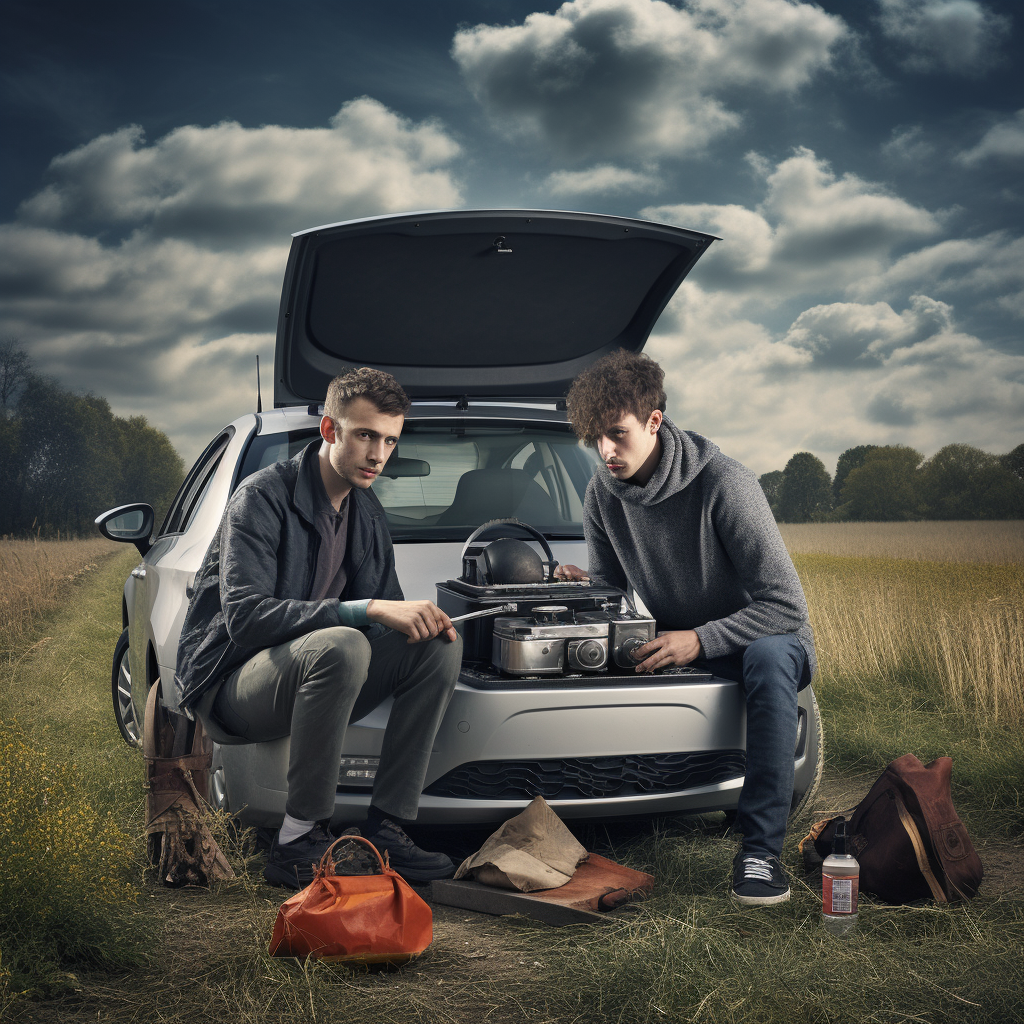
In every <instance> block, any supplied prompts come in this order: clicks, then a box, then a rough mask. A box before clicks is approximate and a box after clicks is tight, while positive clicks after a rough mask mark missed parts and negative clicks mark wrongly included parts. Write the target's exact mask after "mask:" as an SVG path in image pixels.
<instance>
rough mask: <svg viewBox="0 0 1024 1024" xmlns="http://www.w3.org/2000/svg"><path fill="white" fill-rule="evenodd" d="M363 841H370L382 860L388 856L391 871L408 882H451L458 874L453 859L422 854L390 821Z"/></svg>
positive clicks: (397, 826)
mask: <svg viewBox="0 0 1024 1024" xmlns="http://www.w3.org/2000/svg"><path fill="white" fill-rule="evenodd" d="M363 838H364V839H369V840H370V842H371V843H373V845H374V846H376V847H377V849H378V850H379V851H380V855H381V856H382V857H383V856H384V854H385V853H386V854H387V855H388V860H389V861H390V863H391V867H393V868H394V869H395V870H396V871H397V872H398V873H399V874H400V875H401V876H402V877H403V878H404V879H406V880H407V881H410V882H430V881H433V879H435V878H451V877H452V875H454V874H455V865H454V864H453V863H452V861H451V858H450V857H448V856H447V855H446V854H443V853H428V852H427V851H426V850H421V849H420V848H419V847H418V846H417V845H416V844H415V843H414V842H413V841H412V840H411V839H410V838H409V837H408V836H407V835H406V834H405V830H404V829H403V828H402V827H401V826H400V825H396V824H395V822H393V821H392V820H391V819H390V818H384V819H382V821H381V823H380V824H379V825H378V826H377V831H376V832H373V833H369V832H364V834H363ZM367 852H368V853H369V851H367ZM370 855H371V856H373V855H372V854H370Z"/></svg>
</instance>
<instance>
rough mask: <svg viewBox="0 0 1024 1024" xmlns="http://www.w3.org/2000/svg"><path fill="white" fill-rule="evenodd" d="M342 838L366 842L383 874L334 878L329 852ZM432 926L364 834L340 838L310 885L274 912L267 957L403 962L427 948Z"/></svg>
mask: <svg viewBox="0 0 1024 1024" xmlns="http://www.w3.org/2000/svg"><path fill="white" fill-rule="evenodd" d="M346 840H347V841H349V842H357V843H365V844H366V845H367V846H368V847H369V848H370V850H372V851H373V853H374V854H375V855H376V857H377V861H378V863H379V864H380V870H381V873H380V874H379V875H339V874H336V873H335V863H334V857H333V856H332V851H333V850H334V847H335V846H337V845H338V843H341V842H345V841H346ZM433 922H434V917H433V914H432V912H431V910H430V907H429V905H428V904H427V903H425V902H424V901H423V899H421V898H420V897H419V896H418V895H417V894H416V893H415V892H413V889H412V887H411V886H410V885H409V883H408V882H406V880H405V879H404V878H402V876H401V875H400V874H399V873H398V872H397V871H395V870H394V868H392V867H391V866H390V865H389V864H388V863H387V862H386V861H385V860H383V859H382V858H381V855H380V853H379V852H378V850H377V847H376V846H374V845H373V843H371V842H370V841H369V840H368V839H364V838H363V837H362V836H341V837H340V838H339V839H337V840H335V842H334V843H333V845H332V846H331V848H330V849H329V850H327V852H326V853H324V855H323V857H321V858H320V863H319V864H318V865H317V867H316V870H315V872H314V874H313V881H312V882H310V883H309V885H307V886H306V888H305V889H302V890H301V891H299V892H297V893H296V894H295V895H294V896H292V897H291V898H290V899H288V900H286V901H285V902H284V903H283V904H282V905H281V907H280V909H279V910H278V912H277V921H276V922H275V924H274V934H273V936H272V937H271V940H270V955H271V956H294V957H299V958H300V959H302V958H305V957H307V956H308V957H312V958H314V959H322V960H346V961H349V962H354V963H362V964H375V963H389V964H401V963H405V962H406V961H407V960H411V959H412V958H413V957H414V956H418V955H419V954H420V953H422V952H423V950H425V949H426V948H427V946H429V945H430V943H431V941H432V940H433V937H434V923H433Z"/></svg>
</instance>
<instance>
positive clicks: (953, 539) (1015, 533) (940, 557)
mask: <svg viewBox="0 0 1024 1024" xmlns="http://www.w3.org/2000/svg"><path fill="white" fill-rule="evenodd" d="M779 530H780V531H781V532H782V539H783V540H784V541H785V542H786V547H787V548H789V551H790V553H791V554H805V553H812V552H813V553H818V554H824V555H848V556H851V557H858V556H859V557H864V556H867V557H876V558H914V559H923V560H925V561H931V562H990V563H992V564H995V565H1009V564H1022V563H1024V520H1020V519H1011V520H1005V521H984V520H976V521H972V522H941V523H940V522H924V523H779Z"/></svg>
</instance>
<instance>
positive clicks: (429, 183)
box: [19, 97, 461, 247]
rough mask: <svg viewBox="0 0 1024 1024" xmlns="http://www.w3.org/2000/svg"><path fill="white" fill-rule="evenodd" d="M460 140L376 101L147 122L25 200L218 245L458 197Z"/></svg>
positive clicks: (44, 218)
mask: <svg viewBox="0 0 1024 1024" xmlns="http://www.w3.org/2000/svg"><path fill="white" fill-rule="evenodd" d="M458 155H459V147H458V144H457V143H456V142H455V141H454V140H453V139H452V138H450V137H449V136H448V135H447V134H446V133H445V131H444V130H443V128H442V127H441V126H440V125H438V124H437V123H435V122H432V121H426V122H423V123H421V124H413V123H411V122H410V121H408V120H406V119H404V118H401V117H399V116H398V115H397V114H395V113H393V112H392V111H390V110H388V109H387V108H386V107H385V106H383V105H382V104H381V103H378V102H377V101H376V100H373V99H369V98H367V97H363V98H361V99H356V100H352V101H350V102H348V103H346V104H345V105H344V106H343V107H342V108H341V109H340V110H339V111H338V113H337V114H335V115H334V117H333V118H331V121H330V126H329V127H326V128H287V127H283V126H281V125H264V126H263V127H260V128H243V127H242V126H241V125H239V124H237V123H235V122H231V121H225V122H222V123H221V124H216V125H213V126H211V127H208V128H202V127H198V126H196V125H187V126H184V127H181V128H177V129H175V130H174V131H172V132H170V133H169V134H168V135H166V136H164V137H163V138H161V139H158V140H157V141H156V142H155V143H153V144H152V145H147V144H146V142H145V139H144V136H143V132H142V129H141V128H139V127H137V126H129V127H126V128H122V129H120V130H119V131H117V132H113V133H111V134H109V135H101V136H99V137H98V138H95V139H93V140H92V141H91V142H88V143H86V144H85V145H84V146H80V147H79V148H78V149H75V150H73V151H72V152H70V153H66V154H63V155H62V156H58V157H56V158H55V159H54V160H53V161H52V162H51V164H50V168H49V172H48V176H49V178H50V182H49V184H48V185H47V186H46V187H45V188H44V189H43V190H42V191H40V192H38V193H37V194H36V195H34V196H32V197H31V198H30V199H28V200H27V201H26V202H24V203H23V204H22V206H21V208H20V210H19V218H20V219H21V220H22V221H25V222H27V223H32V224H36V225H45V226H51V227H57V226H59V227H65V228H71V229H75V230H83V229H85V230H88V229H91V228H99V227H105V226H109V225H111V224H114V225H124V226H126V227H129V228H133V227H139V226H145V227H146V228H147V230H148V231H149V232H150V233H151V234H152V235H153V236H170V237H177V238H189V239H193V240H196V241H200V242H202V243H203V244H207V245H215V246H218V247H223V246H229V245H236V244H250V243H256V244H259V243H261V242H263V241H265V240H266V239H267V238H268V237H273V236H275V235H276V236H278V237H280V238H284V237H286V236H287V235H288V234H289V233H290V232H292V231H295V230H296V229H297V228H299V227H309V226H313V225H315V224H317V223H323V222H324V221H335V220H340V219H345V218H351V217H360V216H369V215H372V214H377V213H381V212H383V211H397V210H405V209H409V208H410V207H415V206H417V205H419V206H428V207H448V206H454V205H458V203H459V202H460V200H461V192H460V188H459V186H458V183H457V182H456V181H455V180H454V178H453V176H452V173H451V171H450V169H448V167H447V165H449V164H450V163H451V162H452V161H453V160H454V159H455V158H456V157H457V156H458Z"/></svg>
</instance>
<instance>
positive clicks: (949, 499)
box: [919, 444, 1024, 519]
mask: <svg viewBox="0 0 1024 1024" xmlns="http://www.w3.org/2000/svg"><path fill="white" fill-rule="evenodd" d="M919 495H920V497H921V500H922V501H923V502H924V505H925V509H926V511H927V514H928V515H929V517H930V518H932V519H1015V518H1017V517H1018V516H1020V515H1024V481H1022V480H1021V479H1020V478H1019V477H1017V476H1015V475H1014V474H1013V473H1012V472H1011V471H1010V470H1009V469H1008V468H1007V467H1006V466H1005V465H1003V464H1002V462H1001V460H1000V458H999V456H997V455H991V454H989V453H988V452H983V451H982V450H981V449H980V448H975V447H974V446H973V445H969V444H947V445H946V446H945V447H944V448H940V449H939V450H938V451H937V452H936V453H935V454H934V455H933V456H932V457H931V458H930V459H929V460H928V461H927V462H926V463H925V464H924V465H923V466H922V467H921V477H920V488H919Z"/></svg>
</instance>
